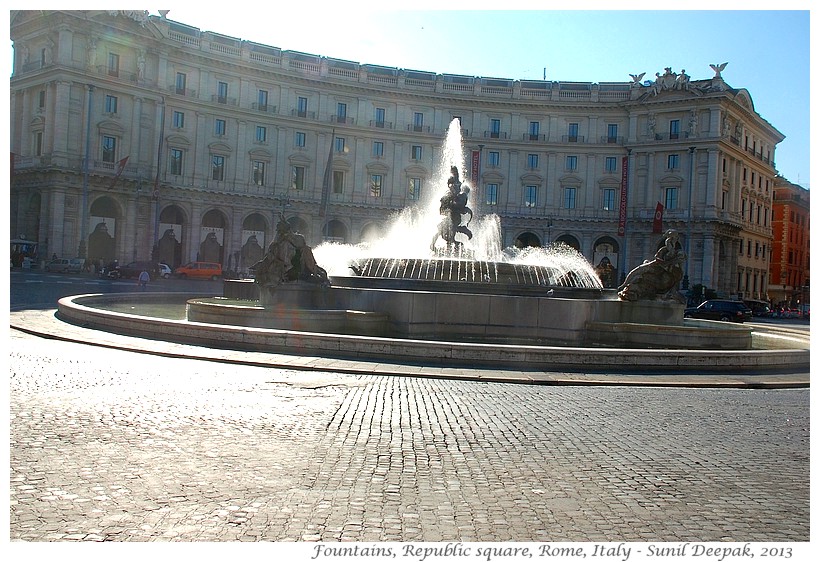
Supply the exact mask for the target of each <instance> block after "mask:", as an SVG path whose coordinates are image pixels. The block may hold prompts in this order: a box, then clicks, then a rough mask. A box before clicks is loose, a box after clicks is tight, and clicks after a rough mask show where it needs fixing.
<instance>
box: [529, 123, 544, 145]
mask: <svg viewBox="0 0 820 562" xmlns="http://www.w3.org/2000/svg"><path fill="white" fill-rule="evenodd" d="M540 132H541V123H539V122H538V121H530V140H538V136H539V134H540Z"/></svg>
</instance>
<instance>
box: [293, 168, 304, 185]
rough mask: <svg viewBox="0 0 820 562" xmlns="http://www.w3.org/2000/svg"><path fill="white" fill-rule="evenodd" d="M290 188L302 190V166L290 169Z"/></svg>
mask: <svg viewBox="0 0 820 562" xmlns="http://www.w3.org/2000/svg"><path fill="white" fill-rule="evenodd" d="M290 186H291V188H293V189H299V190H302V189H304V188H305V168H304V166H294V167H293V168H291V181H290Z"/></svg>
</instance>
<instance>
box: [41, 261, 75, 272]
mask: <svg viewBox="0 0 820 562" xmlns="http://www.w3.org/2000/svg"><path fill="white" fill-rule="evenodd" d="M45 270H46V271H48V272H53V271H56V272H58V273H79V272H80V271H82V270H83V260H81V259H77V258H73V259H68V258H58V259H56V260H51V261H50V262H49V263H47V264H46V267H45Z"/></svg>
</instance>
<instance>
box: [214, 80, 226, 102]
mask: <svg viewBox="0 0 820 562" xmlns="http://www.w3.org/2000/svg"><path fill="white" fill-rule="evenodd" d="M216 101H217V102H218V103H228V83H227V82H217V84H216Z"/></svg>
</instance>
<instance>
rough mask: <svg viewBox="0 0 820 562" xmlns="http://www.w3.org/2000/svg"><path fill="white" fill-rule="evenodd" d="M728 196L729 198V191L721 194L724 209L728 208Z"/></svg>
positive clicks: (721, 205) (721, 203)
mask: <svg viewBox="0 0 820 562" xmlns="http://www.w3.org/2000/svg"><path fill="white" fill-rule="evenodd" d="M728 198H729V192H728V191H724V192H723V194H722V196H721V199H720V208H721V210H723V211H725V210H726V201H727V199H728Z"/></svg>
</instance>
